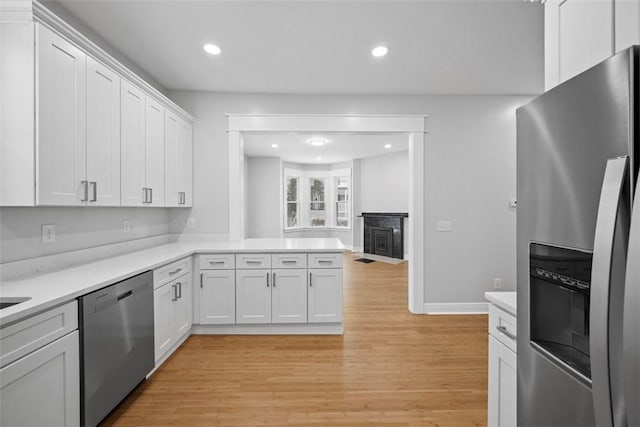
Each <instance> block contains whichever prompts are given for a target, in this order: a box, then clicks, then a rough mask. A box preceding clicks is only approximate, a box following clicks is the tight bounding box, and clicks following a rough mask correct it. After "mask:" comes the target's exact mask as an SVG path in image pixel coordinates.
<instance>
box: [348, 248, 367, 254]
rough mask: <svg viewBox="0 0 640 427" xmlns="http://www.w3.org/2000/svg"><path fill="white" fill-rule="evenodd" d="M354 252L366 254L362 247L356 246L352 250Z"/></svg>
mask: <svg viewBox="0 0 640 427" xmlns="http://www.w3.org/2000/svg"><path fill="white" fill-rule="evenodd" d="M351 250H352V251H353V252H355V253H360V254H361V253H363V252H364V247H362V246H354V247H353V249H351Z"/></svg>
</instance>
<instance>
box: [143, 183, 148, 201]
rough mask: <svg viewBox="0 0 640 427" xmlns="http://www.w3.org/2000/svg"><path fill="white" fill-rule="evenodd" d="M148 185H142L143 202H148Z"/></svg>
mask: <svg viewBox="0 0 640 427" xmlns="http://www.w3.org/2000/svg"><path fill="white" fill-rule="evenodd" d="M147 202H148V198H147V187H142V203H147Z"/></svg>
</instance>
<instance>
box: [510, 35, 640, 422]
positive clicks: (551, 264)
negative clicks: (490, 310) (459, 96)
mask: <svg viewBox="0 0 640 427" xmlns="http://www.w3.org/2000/svg"><path fill="white" fill-rule="evenodd" d="M639 68H640V47H639V46H636V47H632V48H630V49H628V50H625V51H623V52H621V53H619V54H616V55H615V56H613V57H611V58H609V59H607V60H606V61H604V62H602V63H600V64H598V65H596V66H594V67H593V68H591V69H589V70H587V71H585V72H584V73H582V74H580V75H578V76H576V77H574V78H572V79H570V80H568V81H566V82H564V83H562V84H561V85H559V86H557V87H555V88H554V89H552V90H550V91H548V92H546V93H545V94H543V95H541V96H540V97H538V98H536V99H535V100H533V101H532V102H530V103H529V104H527V105H525V106H523V107H522V108H520V109H518V111H517V138H518V139H517V143H518V146H517V153H518V154H517V158H518V217H517V218H518V220H517V223H518V234H517V251H518V253H517V259H518V266H517V268H518V275H517V278H518V408H517V411H518V425H519V426H544V427H551V426H563V427H565V426H581V427H582V426H598V427H605V426H640V190H639V189H640V185H639V184H638V166H639V164H640V157H639V156H640V146H639V142H638V141H639V137H640V94H639V90H640V76H639Z"/></svg>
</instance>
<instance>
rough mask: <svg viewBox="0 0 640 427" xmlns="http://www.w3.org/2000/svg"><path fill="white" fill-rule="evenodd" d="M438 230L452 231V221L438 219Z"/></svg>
mask: <svg viewBox="0 0 640 427" xmlns="http://www.w3.org/2000/svg"><path fill="white" fill-rule="evenodd" d="M437 229H438V231H440V232H445V233H449V232H451V221H438V227H437Z"/></svg>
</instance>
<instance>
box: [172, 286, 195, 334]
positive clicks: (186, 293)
mask: <svg viewBox="0 0 640 427" xmlns="http://www.w3.org/2000/svg"><path fill="white" fill-rule="evenodd" d="M175 286H176V288H177V294H178V298H177V301H175V302H174V322H173V331H174V332H173V338H174V340H178V339H179V338H181V337H182V336H184V334H186V333H188V332H189V331H190V330H191V324H192V323H193V301H192V298H191V274H186V275H184V276H182V277H180V278H178V279H176V280H175Z"/></svg>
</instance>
